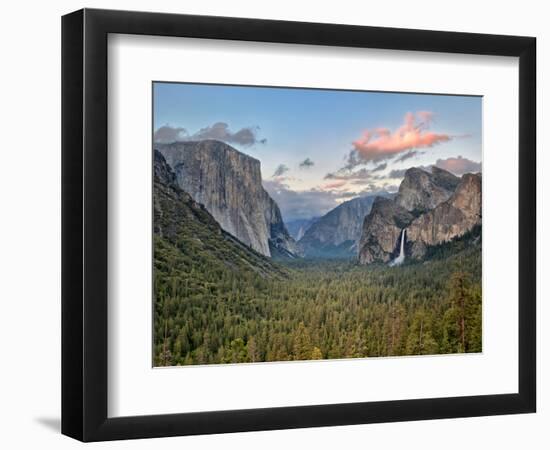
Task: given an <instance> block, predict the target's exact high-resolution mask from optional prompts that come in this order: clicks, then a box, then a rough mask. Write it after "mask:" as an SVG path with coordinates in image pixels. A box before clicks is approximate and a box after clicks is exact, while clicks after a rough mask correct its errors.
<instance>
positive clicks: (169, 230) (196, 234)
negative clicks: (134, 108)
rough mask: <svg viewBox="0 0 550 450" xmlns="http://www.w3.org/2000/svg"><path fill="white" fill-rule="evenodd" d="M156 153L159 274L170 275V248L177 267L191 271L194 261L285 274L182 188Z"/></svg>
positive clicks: (206, 264)
mask: <svg viewBox="0 0 550 450" xmlns="http://www.w3.org/2000/svg"><path fill="white" fill-rule="evenodd" d="M154 153H155V154H154V190H153V210H154V227H153V229H154V234H155V271H156V272H157V273H158V274H161V276H162V274H164V275H165V276H167V277H168V276H171V274H170V271H171V269H170V268H172V267H173V264H174V262H173V260H172V259H171V258H173V255H174V253H173V252H172V251H170V250H171V249H175V248H177V252H175V254H177V255H178V263H177V264H178V270H183V271H186V270H189V271H191V268H192V267H193V265H194V264H198V265H202V266H203V267H212V265H214V264H215V265H218V266H223V267H225V268H226V269H228V270H231V271H235V272H238V273H245V272H253V273H256V274H259V275H261V276H262V277H271V276H277V277H278V276H282V275H284V273H283V271H282V270H281V268H280V267H278V266H277V265H276V264H275V263H274V262H272V261H271V260H270V259H269V258H266V257H265V256H263V255H261V254H259V253H257V252H255V251H254V250H252V249H250V248H249V247H248V246H246V245H244V244H243V243H241V242H240V241H239V240H238V239H236V238H235V237H233V236H232V235H230V234H229V233H227V232H226V231H224V230H222V228H221V227H220V225H219V224H218V222H216V220H215V219H214V218H213V217H212V215H211V214H210V213H209V212H208V211H207V210H206V208H205V207H204V206H203V205H201V204H200V203H198V202H196V201H195V200H193V198H192V197H191V196H190V195H189V194H188V193H187V192H184V191H183V190H181V189H180V187H179V186H178V185H177V183H176V175H175V174H174V173H173V172H172V170H171V168H170V166H169V165H168V164H167V163H166V160H165V159H164V157H163V156H162V155H161V154H160V153H159V152H158V151H155V152H154ZM167 250H168V251H167ZM167 259H168V260H167ZM167 268H168V273H167Z"/></svg>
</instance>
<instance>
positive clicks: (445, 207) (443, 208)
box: [359, 167, 481, 264]
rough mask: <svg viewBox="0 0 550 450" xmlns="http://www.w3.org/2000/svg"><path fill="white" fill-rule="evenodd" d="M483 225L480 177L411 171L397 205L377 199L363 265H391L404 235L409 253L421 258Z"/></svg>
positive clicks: (365, 236) (367, 229)
mask: <svg viewBox="0 0 550 450" xmlns="http://www.w3.org/2000/svg"><path fill="white" fill-rule="evenodd" d="M480 224H481V175H480V174H465V175H463V176H462V178H458V177H456V176H454V175H453V174H451V173H449V172H447V171H445V170H443V169H439V168H436V167H434V168H432V173H428V172H426V171H424V170H422V169H418V168H411V169H409V170H407V172H406V173H405V178H404V179H403V181H402V183H401V185H400V187H399V192H398V195H397V196H396V198H395V200H394V201H391V200H390V201H388V200H387V199H386V200H384V199H377V200H376V201H375V203H374V205H373V207H372V211H371V212H370V214H369V215H368V216H367V217H366V218H365V222H364V224H363V233H362V235H361V240H360V244H359V262H360V263H361V264H371V263H373V262H389V261H391V260H392V259H393V258H395V257H396V256H397V253H398V250H399V249H398V246H399V237H400V236H401V231H402V230H403V229H406V230H407V233H406V240H405V242H406V252H405V253H406V255H407V256H408V257H411V256H412V257H413V258H422V257H423V256H424V254H425V252H426V248H427V247H428V246H432V245H438V244H441V243H443V242H448V241H450V240H451V239H453V238H455V237H459V236H462V235H463V234H465V233H466V232H468V231H470V230H471V229H472V228H473V227H474V226H476V225H480Z"/></svg>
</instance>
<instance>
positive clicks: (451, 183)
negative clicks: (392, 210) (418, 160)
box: [396, 167, 460, 215]
mask: <svg viewBox="0 0 550 450" xmlns="http://www.w3.org/2000/svg"><path fill="white" fill-rule="evenodd" d="M459 182H460V179H459V178H458V177H455V176H454V175H453V174H452V173H450V172H447V171H446V170H443V169H439V168H437V167H433V168H432V173H428V172H426V171H425V170H423V169H419V168H416V167H413V168H411V169H408V170H407V171H406V172H405V178H403V181H402V182H401V185H400V186H399V192H398V194H397V197H396V202H397V204H398V205H399V206H401V207H403V208H405V209H406V210H407V211H410V212H412V213H413V214H415V215H417V214H420V213H422V212H425V211H429V210H430V209H433V208H435V207H436V206H437V205H439V204H440V203H441V202H444V201H445V200H447V199H448V198H449V197H450V196H451V194H452V193H453V192H454V190H455V189H456V187H457V186H458V183H459Z"/></svg>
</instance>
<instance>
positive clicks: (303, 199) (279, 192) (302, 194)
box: [263, 179, 398, 221]
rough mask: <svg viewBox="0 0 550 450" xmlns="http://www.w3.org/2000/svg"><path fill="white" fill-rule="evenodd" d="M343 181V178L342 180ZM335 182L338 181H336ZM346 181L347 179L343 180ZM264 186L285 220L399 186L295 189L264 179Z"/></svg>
mask: <svg viewBox="0 0 550 450" xmlns="http://www.w3.org/2000/svg"><path fill="white" fill-rule="evenodd" d="M341 181H343V180H341ZM334 183H338V181H335V182H334ZM343 183H345V181H343ZM263 186H264V188H265V190H266V191H267V192H268V193H269V195H270V196H271V197H272V198H273V199H274V200H275V201H276V202H277V204H278V205H279V208H280V209H281V213H282V215H283V217H284V220H285V221H290V220H296V219H310V218H312V217H319V216H322V215H324V214H326V213H327V212H329V211H330V210H331V209H334V208H336V207H337V206H338V205H340V204H341V203H342V202H343V201H345V200H349V199H352V198H355V197H359V196H364V195H377V194H381V193H384V192H396V191H397V188H398V186H396V185H393V184H390V183H384V184H383V185H382V186H377V185H375V184H372V183H369V184H368V185H366V186H365V187H363V188H362V189H359V190H355V191H342V190H338V189H337V187H338V185H335V186H334V188H336V189H328V186H327V185H325V186H323V187H322V188H314V189H308V190H304V191H294V190H292V189H290V187H289V186H288V185H287V184H286V183H285V182H284V180H283V181H281V180H279V179H276V180H264V182H263Z"/></svg>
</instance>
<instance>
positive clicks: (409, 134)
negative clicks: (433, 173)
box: [347, 111, 452, 168]
mask: <svg viewBox="0 0 550 450" xmlns="http://www.w3.org/2000/svg"><path fill="white" fill-rule="evenodd" d="M432 119H433V113H431V112H430V111H418V112H417V113H416V114H414V113H411V112H408V113H407V114H405V117H404V119H403V124H402V125H401V126H400V127H399V128H398V129H397V130H395V131H393V132H392V131H391V130H390V129H389V128H374V129H371V130H365V132H364V133H363V136H361V137H360V138H358V139H356V140H355V141H353V143H352V144H353V150H352V151H351V152H350V154H349V156H348V164H347V167H348V168H349V167H355V166H356V165H359V164H366V163H368V162H380V161H384V160H387V159H390V158H393V157H395V156H397V155H399V154H401V153H403V152H406V151H410V150H412V149H417V148H427V147H433V146H434V145H437V144H441V143H443V142H448V141H450V140H451V139H452V136H450V135H448V134H442V133H435V132H433V131H430V129H429V128H430V124H431V122H432Z"/></svg>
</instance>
